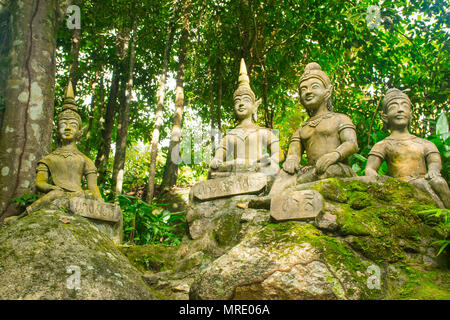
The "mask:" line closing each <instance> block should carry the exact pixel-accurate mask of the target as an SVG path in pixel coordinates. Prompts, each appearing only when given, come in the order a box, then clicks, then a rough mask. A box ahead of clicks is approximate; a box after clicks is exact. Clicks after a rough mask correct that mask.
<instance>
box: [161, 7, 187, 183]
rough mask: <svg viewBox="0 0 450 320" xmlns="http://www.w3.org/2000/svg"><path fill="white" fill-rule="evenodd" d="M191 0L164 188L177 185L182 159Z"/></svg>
mask: <svg viewBox="0 0 450 320" xmlns="http://www.w3.org/2000/svg"><path fill="white" fill-rule="evenodd" d="M188 4H189V1H187V0H186V1H184V4H183V9H184V10H183V11H184V12H183V30H182V32H181V38H180V51H179V53H178V70H177V82H176V89H175V114H174V117H173V122H172V125H173V126H172V135H171V139H170V144H169V150H168V152H167V159H166V166H165V168H164V169H165V170H164V176H163V181H162V184H161V187H162V189H163V188H170V187H173V186H175V185H176V183H177V176H178V164H179V161H180V142H181V120H182V116H183V108H184V87H183V86H184V71H185V65H186V45H187V42H188V40H189V14H188V12H187V7H188Z"/></svg>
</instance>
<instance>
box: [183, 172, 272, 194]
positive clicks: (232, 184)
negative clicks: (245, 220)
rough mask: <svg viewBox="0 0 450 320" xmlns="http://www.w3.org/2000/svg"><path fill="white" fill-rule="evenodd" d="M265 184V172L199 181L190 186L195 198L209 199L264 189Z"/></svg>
mask: <svg viewBox="0 0 450 320" xmlns="http://www.w3.org/2000/svg"><path fill="white" fill-rule="evenodd" d="M266 184H267V177H266V175H265V174H262V173H248V174H242V175H236V176H230V177H227V178H217V179H213V180H206V181H203V182H199V183H197V184H195V185H194V186H193V187H192V190H193V193H194V197H195V198H197V199H199V200H209V199H215V198H222V197H229V196H235V195H239V194H247V193H255V192H259V191H262V190H263V189H264V187H265V186H266Z"/></svg>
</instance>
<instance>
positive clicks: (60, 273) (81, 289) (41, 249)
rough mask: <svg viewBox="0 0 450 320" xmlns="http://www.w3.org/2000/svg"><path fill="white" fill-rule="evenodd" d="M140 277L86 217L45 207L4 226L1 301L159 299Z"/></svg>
mask: <svg viewBox="0 0 450 320" xmlns="http://www.w3.org/2000/svg"><path fill="white" fill-rule="evenodd" d="M70 270H78V271H79V279H80V282H79V283H77V281H76V280H75V281H71V280H74V279H76V278H77V277H78V275H76V274H71V273H70V272H72V273H73V272H74V271H70ZM78 271H75V272H78ZM68 272H69V273H68ZM141 277H142V274H141V273H140V272H139V271H138V270H137V269H136V268H135V267H133V266H132V265H131V264H130V263H129V262H128V260H127V258H126V257H125V256H124V255H123V254H122V253H121V252H120V251H119V250H118V249H117V248H116V247H115V245H114V243H113V242H112V241H111V240H110V238H108V237H107V236H106V235H104V234H103V233H101V232H100V231H99V230H98V229H97V228H96V227H95V226H94V225H93V224H91V223H90V222H89V221H88V220H87V219H85V218H83V217H81V216H77V215H70V214H67V213H64V212H61V211H54V210H40V211H37V212H35V213H32V214H30V215H28V216H26V217H24V218H21V219H18V220H16V221H14V222H12V223H10V224H8V225H6V226H4V227H2V228H1V229H0V299H120V300H125V299H155V296H154V295H152V294H151V293H150V291H149V289H148V287H147V286H146V285H145V283H144V281H143V280H142V278H141ZM78 284H79V285H78Z"/></svg>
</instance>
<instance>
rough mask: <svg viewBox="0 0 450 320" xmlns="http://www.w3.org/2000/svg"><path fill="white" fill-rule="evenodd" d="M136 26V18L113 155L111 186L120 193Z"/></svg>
mask: <svg viewBox="0 0 450 320" xmlns="http://www.w3.org/2000/svg"><path fill="white" fill-rule="evenodd" d="M136 28H137V19H135V21H134V26H133V36H132V37H133V40H132V42H131V47H130V53H129V57H130V58H129V64H128V79H127V82H126V85H125V89H126V92H125V99H124V104H123V105H121V108H120V112H119V124H118V126H117V138H116V153H115V156H114V166H113V186H114V188H115V192H116V193H122V184H123V169H124V165H125V155H126V150H127V136H128V126H129V124H130V105H131V94H132V91H133V76H134V58H135V48H136Z"/></svg>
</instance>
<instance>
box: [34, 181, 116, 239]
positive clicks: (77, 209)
mask: <svg viewBox="0 0 450 320" xmlns="http://www.w3.org/2000/svg"><path fill="white" fill-rule="evenodd" d="M36 202H37V203H36ZM36 202H34V203H32V204H31V205H30V206H28V207H27V208H26V213H27V214H32V213H34V212H37V211H39V210H56V211H60V210H61V211H68V212H69V213H72V214H76V215H80V216H83V217H85V218H86V219H88V220H89V221H90V222H91V223H92V224H94V225H95V226H96V227H97V228H98V229H99V230H100V231H101V232H103V233H104V234H106V235H108V236H109V237H110V238H111V239H112V240H113V241H114V242H115V243H116V244H120V243H121V242H122V232H123V215H122V212H121V210H120V207H119V206H117V205H115V204H113V203H106V202H104V201H99V200H98V199H97V198H96V197H95V196H93V195H92V194H91V193H90V192H86V191H80V192H62V191H56V190H55V191H52V192H50V193H48V194H47V195H46V196H44V197H42V198H40V199H39V200H38V201H36ZM98 218H102V219H98Z"/></svg>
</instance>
